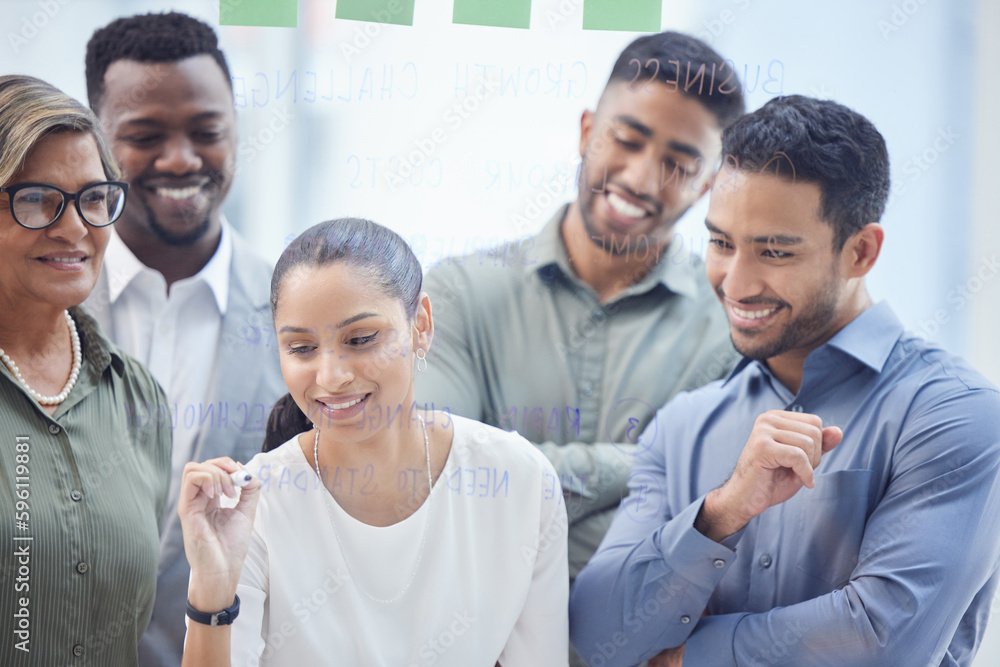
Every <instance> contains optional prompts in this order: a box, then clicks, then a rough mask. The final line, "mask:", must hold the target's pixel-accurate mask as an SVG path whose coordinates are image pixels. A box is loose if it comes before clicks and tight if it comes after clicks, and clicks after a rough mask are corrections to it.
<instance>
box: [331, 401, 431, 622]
mask: <svg viewBox="0 0 1000 667" xmlns="http://www.w3.org/2000/svg"><path fill="white" fill-rule="evenodd" d="M417 419H419V420H420V427H421V428H422V429H423V432H424V458H425V459H426V460H427V501H426V502H427V503H428V508H427V517H426V518H425V519H424V529H423V532H422V533H421V535H420V546H419V547H417V562H416V563H414V565H413V571H412V572H410V578H409V579H408V580H407V582H406V584H405V585H404V586H403V589H402V590H401V591H399V593H397V594H396V595H394V596H393V597H391V598H389V599H388V600H386V599H383V598H378V597H375V596H374V595H372V594H371V593H369V592H368V591H366V590H365V589H364V587H363V586H362V585H361V582H360V581H359V580H358V577H357V576H356V575H355V574H354V570H352V569H351V562H350V561H349V560H347V554H346V553H344V545H343V544H342V543H341V541H340V533H338V532H337V522H336V521H334V519H333V511H332V510H331V509H330V505H329V503H330V502H336V500H335V499H334V498H333V494H332V493H330V494H329V497H328V498H324V499H323V500H324V502H325V503H326V511H327V515H328V516H329V517H330V525H331V526H332V527H333V537H334V539H335V540H336V541H337V549H339V550H340V557H341V558H342V559H343V560H344V565H345V566H347V573H348V574H349V575H351V581H353V582H354V586H355V587H356V588H357V589H358V590H359V591H361V593H362V594H363V595H364V596H365V597H367V598H368V599H369V600H372V601H373V602H378V603H379V604H392V603H394V602H396V601H398V600H399V599H400V598H402V597H403V595H405V594H406V591H408V590H410V585H411V584H412V583H413V580H414V579H415V578H416V576H417V570H419V569H420V560H421V558H423V554H424V544H425V543H426V542H427V526H428V525H429V524H430V522H431V517H430V505H429V504H430V502H431V492H432V491H433V490H434V484H433V478H432V476H431V447H430V440H429V439H428V438H427V424H426V423H425V422H424V418H423V417H421V416H420V415H419V414H417ZM313 467H314V469H315V471H316V477H317V478H319V481H320V483H323V475H322V474H321V473H320V468H319V427H316V437H315V438H313ZM324 487H325V484H324Z"/></svg>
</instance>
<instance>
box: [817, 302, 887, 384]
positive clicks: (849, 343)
mask: <svg viewBox="0 0 1000 667" xmlns="http://www.w3.org/2000/svg"><path fill="white" fill-rule="evenodd" d="M901 335H903V324H902V323H901V322H900V321H899V318H897V317H896V314H895V313H894V312H892V308H891V307H890V306H889V304H888V303H887V302H885V301H880V302H879V303H877V304H875V305H874V306H872V307H871V308H869V309H868V310H866V311H864V312H863V313H861V314H860V315H858V316H857V317H855V318H854V319H853V320H851V321H850V322H849V323H848V324H847V326H845V327H844V328H843V329H841V330H840V331H838V332H837V333H836V334H835V335H834V337H833V338H831V339H830V340H829V341H827V343H826V345H827V346H829V347H832V348H836V349H838V350H840V351H841V352H843V353H845V354H847V355H849V356H851V357H854V358H855V359H857V360H858V361H860V362H861V363H862V364H864V365H865V366H868V367H869V368H871V369H872V370H873V371H875V372H876V373H880V372H881V371H882V368H883V367H885V362H886V361H887V360H888V359H889V354H890V353H891V352H892V348H893V347H894V346H895V345H896V342H897V341H898V340H899V337H900V336H901ZM808 361H809V358H808V357H806V362H807V363H808Z"/></svg>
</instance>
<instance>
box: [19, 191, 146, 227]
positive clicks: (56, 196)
mask: <svg viewBox="0 0 1000 667" xmlns="http://www.w3.org/2000/svg"><path fill="white" fill-rule="evenodd" d="M0 192H6V193H7V196H8V198H9V199H10V214H11V215H12V216H14V222H16V223H17V224H19V225H21V226H22V227H25V228H27V229H45V228H46V227H48V226H49V225H51V224H52V223H54V222H55V221H56V220H58V219H59V216H60V215H62V214H63V211H64V210H66V201H67V200H69V199H72V200H73V203H74V204H75V205H76V211H77V213H79V214H80V217H81V218H83V220H84V222H86V223H87V224H88V225H91V226H93V227H106V226H108V225H110V224H111V223H112V222H114V221H115V220H117V219H118V218H119V217H121V214H122V211H124V210H125V195H127V194H128V183H122V182H120V181H104V182H101V183H93V184H91V185H88V186H87V187H85V188H83V189H82V190H80V191H79V192H75V193H74V192H66V191H65V190H61V189H59V188H57V187H56V186H54V185H49V184H48V183H18V184H17V185H12V186H10V187H8V188H0Z"/></svg>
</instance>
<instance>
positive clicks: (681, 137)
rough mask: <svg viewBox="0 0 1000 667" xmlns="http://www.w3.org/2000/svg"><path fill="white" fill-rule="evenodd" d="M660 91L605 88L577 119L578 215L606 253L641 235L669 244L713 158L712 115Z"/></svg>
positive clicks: (619, 85) (716, 133)
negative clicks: (593, 105) (580, 160)
mask: <svg viewBox="0 0 1000 667" xmlns="http://www.w3.org/2000/svg"><path fill="white" fill-rule="evenodd" d="M664 88H665V87H664V86H663V84H660V83H658V82H656V83H654V84H647V85H643V86H638V87H635V88H633V87H632V86H630V84H629V82H624V81H616V82H613V83H611V84H610V85H609V87H608V89H607V90H606V91H605V93H604V95H603V96H602V98H601V101H600V103H599V104H598V107H597V111H596V112H594V113H593V114H591V113H590V112H585V113H584V115H583V118H582V120H581V135H580V154H581V156H582V158H583V163H582V167H581V176H580V178H581V183H580V196H579V200H578V204H579V208H580V214H581V217H582V218H583V225H584V228H585V230H586V233H587V234H588V235H589V237H590V239H591V240H592V241H593V242H594V243H595V244H597V245H600V246H601V247H602V248H604V249H606V250H609V251H611V252H613V253H618V254H621V253H625V252H628V249H632V250H634V249H635V247H636V244H637V243H638V241H639V239H640V238H641V237H642V236H644V235H645V236H646V237H648V238H647V240H646V242H647V243H648V242H649V241H650V240H654V238H655V240H657V241H660V242H667V241H669V238H670V232H671V230H672V228H673V225H674V223H675V222H676V221H677V220H678V218H680V217H681V216H682V215H683V214H684V212H685V211H687V210H688V208H690V207H691V205H692V204H694V203H695V202H696V201H698V199H699V198H700V197H701V196H702V195H703V194H704V193H705V192H706V190H707V189H708V187H709V184H710V178H711V174H712V170H713V166H714V165H715V163H716V161H717V160H718V157H719V151H720V146H721V134H722V131H721V130H720V129H719V125H718V122H717V121H716V119H715V116H713V115H712V113H711V112H710V111H708V110H707V109H706V108H705V107H704V106H702V104H701V103H700V102H698V101H696V100H694V99H692V98H690V97H685V96H684V95H681V94H680V93H678V92H676V91H672V90H665V89H664Z"/></svg>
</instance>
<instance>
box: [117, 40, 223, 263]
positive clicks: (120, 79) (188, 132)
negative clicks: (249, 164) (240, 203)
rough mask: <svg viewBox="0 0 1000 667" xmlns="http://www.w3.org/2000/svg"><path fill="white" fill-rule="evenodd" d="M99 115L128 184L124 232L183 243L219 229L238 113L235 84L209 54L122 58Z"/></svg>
mask: <svg viewBox="0 0 1000 667" xmlns="http://www.w3.org/2000/svg"><path fill="white" fill-rule="evenodd" d="M104 83H105V91H104V96H103V97H102V102H101V106H100V109H99V110H98V115H99V117H100V119H101V122H102V123H103V125H104V128H105V130H106V132H107V134H108V137H109V138H110V139H111V144H112V150H113V151H114V154H115V157H116V158H117V160H118V162H119V164H120V165H121V168H122V171H123V175H122V180H125V181H128V182H129V183H130V184H131V186H132V189H131V190H130V192H129V199H128V205H127V206H126V209H125V213H124V214H123V216H122V218H121V220H120V221H119V222H118V223H117V224H118V225H119V227H120V228H122V229H123V230H126V231H132V232H134V233H139V234H143V235H145V236H148V237H153V238H155V239H156V240H157V241H158V242H159V243H163V244H167V245H174V246H184V245H189V244H192V243H194V242H196V241H198V240H199V239H201V238H202V237H203V236H205V235H206V234H208V233H209V232H213V233H214V232H216V231H217V230H218V229H219V225H220V218H219V214H220V211H221V208H222V203H223V201H224V200H225V197H226V194H227V193H228V192H229V187H230V185H231V184H232V176H233V171H234V164H235V156H236V117H235V113H234V110H233V98H232V95H231V93H230V84H229V81H227V80H226V77H225V75H224V74H223V72H222V69H221V68H220V67H219V66H218V64H217V63H216V62H215V60H213V59H212V57H211V56H209V55H198V56H192V57H190V58H186V59H184V60H179V61H177V62H173V63H140V62H136V61H133V60H118V61H115V62H114V63H112V64H111V66H110V67H108V70H107V72H106V73H105V75H104Z"/></svg>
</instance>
